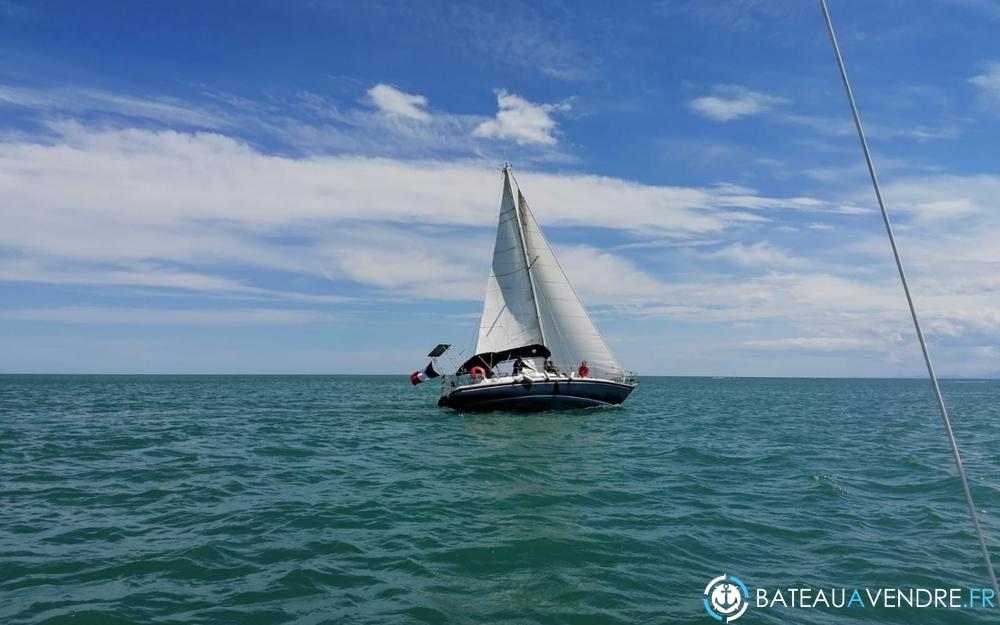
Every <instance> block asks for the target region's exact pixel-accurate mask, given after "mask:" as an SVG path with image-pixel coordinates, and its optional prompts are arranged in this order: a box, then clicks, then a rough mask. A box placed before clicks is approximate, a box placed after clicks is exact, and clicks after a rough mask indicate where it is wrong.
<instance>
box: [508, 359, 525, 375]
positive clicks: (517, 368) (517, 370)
mask: <svg viewBox="0 0 1000 625" xmlns="http://www.w3.org/2000/svg"><path fill="white" fill-rule="evenodd" d="M523 370H524V361H523V360H521V359H520V358H518V359H517V360H515V361H514V365H513V367H512V368H511V372H512V373H513V374H514V375H520V374H521V372H522V371H523Z"/></svg>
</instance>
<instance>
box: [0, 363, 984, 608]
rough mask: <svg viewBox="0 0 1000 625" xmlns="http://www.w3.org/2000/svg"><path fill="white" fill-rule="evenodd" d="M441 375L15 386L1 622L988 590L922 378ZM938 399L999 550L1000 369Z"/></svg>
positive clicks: (27, 379)
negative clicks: (551, 385) (876, 590)
mask: <svg viewBox="0 0 1000 625" xmlns="http://www.w3.org/2000/svg"><path fill="white" fill-rule="evenodd" d="M436 390H437V389H436V388H435V386H434V385H433V384H425V385H422V386H420V387H416V388H413V387H411V386H410V385H409V384H408V383H407V380H406V378H405V376H394V377H379V376H371V377H369V376H358V377H350V376H344V377H340V376H334V377H253V376H232V377H230V376H210V377H200V376H191V377H185V376H176V377H174V376H164V377H155V376H152V377H128V376H98V377H91V376H0V623H5V624H12V625H13V624H23V623H93V624H95V625H96V624H102V625H104V624H116V623H185V624H186V623H238V624H253V623H302V624H318V623H345V624H346V623H351V624H354V623H469V624H472V623H675V622H688V623H701V624H705V623H715V621H712V620H711V619H709V618H708V616H707V615H706V614H705V612H704V609H703V607H702V601H701V593H702V590H703V589H704V586H705V584H706V583H707V582H708V580H710V579H711V578H713V577H715V576H717V575H720V574H722V573H730V574H736V575H739V576H740V577H741V578H742V579H743V580H744V581H746V582H747V583H748V584H749V585H750V586H751V587H779V588H787V587H790V586H801V585H806V586H812V587H814V588H829V587H831V586H838V587H839V586H848V587H855V586H859V587H860V586H878V587H882V586H902V587H920V586H924V587H952V586H957V587H965V586H984V585H986V584H987V582H986V581H985V580H986V578H985V573H984V569H983V566H982V564H981V562H980V559H979V558H980V556H979V553H978V550H977V545H976V542H975V539H974V536H973V534H972V532H971V528H970V523H969V520H968V517H967V513H966V510H965V508H964V503H963V500H962V496H961V491H960V489H959V484H958V481H957V479H956V478H955V477H954V474H955V471H954V467H953V466H952V464H951V458H950V455H949V452H948V448H947V444H946V439H945V437H944V435H943V433H942V430H941V426H940V423H939V420H938V417H937V415H936V414H935V412H934V404H933V403H932V396H931V394H930V390H929V387H928V385H927V383H926V381H922V380H783V379H707V378H645V379H643V380H642V384H641V386H640V387H639V389H638V390H637V391H636V392H635V393H634V395H633V397H632V399H630V400H629V402H628V403H627V404H626V405H625V406H624V407H623V408H620V409H607V410H588V411H579V412H573V413H549V414H543V415H531V416H521V415H507V414H488V415H479V416H463V415H457V414H455V413H452V412H448V411H444V410H442V409H439V408H437V407H436V406H435V400H436ZM944 391H945V394H946V397H947V399H948V401H949V403H950V406H951V409H952V411H953V417H954V420H955V422H956V426H957V429H956V434H957V436H958V438H959V442H960V445H961V447H962V451H963V453H964V455H965V458H966V462H967V468H968V472H969V476H970V479H971V480H972V483H973V488H974V494H975V497H976V499H977V503H978V504H979V507H980V508H981V509H982V510H983V511H984V516H983V520H984V523H985V528H986V530H987V532H988V533H989V535H990V536H991V537H992V541H993V543H992V544H993V546H994V547H993V554H994V558H996V559H998V560H1000V549H998V548H997V545H998V542H997V541H998V539H1000V430H998V428H997V424H998V422H1000V382H994V381H946V382H944ZM998 614H1000V611H993V612H990V611H989V610H983V609H979V610H926V609H925V610H917V609H897V610H890V609H859V608H854V609H852V610H833V609H824V608H815V609H786V610H784V611H782V610H780V609H770V610H767V609H756V608H754V607H751V608H750V610H749V612H748V613H747V614H746V615H745V616H743V617H742V619H741V620H740V621H739V622H740V623H747V624H753V623H786V622H796V623H850V622H871V623H875V622H878V623H895V622H898V623H904V622H908V623H913V622H919V623H987V622H997V621H998V618H997V617H998Z"/></svg>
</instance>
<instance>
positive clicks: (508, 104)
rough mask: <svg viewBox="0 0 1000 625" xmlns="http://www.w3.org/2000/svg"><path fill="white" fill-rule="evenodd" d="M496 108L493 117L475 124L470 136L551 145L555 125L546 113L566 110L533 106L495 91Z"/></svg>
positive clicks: (549, 106)
mask: <svg viewBox="0 0 1000 625" xmlns="http://www.w3.org/2000/svg"><path fill="white" fill-rule="evenodd" d="M497 105H498V107H499V109H500V110H499V111H497V115H496V117H495V118H494V119H491V120H488V121H485V122H483V123H481V124H479V126H477V127H476V129H475V130H474V131H473V132H472V134H473V136H476V137H488V138H492V139H509V140H512V141H514V142H516V143H517V144H518V145H525V144H539V145H555V144H556V143H557V142H558V140H557V139H556V137H555V132H556V129H557V124H556V122H555V120H554V119H552V117H551V115H550V114H551V113H553V112H557V111H568V110H569V109H570V106H569V104H566V103H562V104H535V103H533V102H529V101H527V100H525V99H524V98H522V97H521V96H518V95H514V94H513V93H507V92H506V91H503V90H500V91H498V92H497Z"/></svg>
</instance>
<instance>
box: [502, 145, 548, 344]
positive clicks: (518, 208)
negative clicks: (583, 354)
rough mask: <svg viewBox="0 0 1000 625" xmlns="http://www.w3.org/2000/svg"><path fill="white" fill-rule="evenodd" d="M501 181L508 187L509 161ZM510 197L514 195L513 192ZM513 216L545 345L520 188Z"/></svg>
mask: <svg viewBox="0 0 1000 625" xmlns="http://www.w3.org/2000/svg"><path fill="white" fill-rule="evenodd" d="M503 181H504V184H505V185H506V186H507V187H508V188H510V163H504V164H503ZM511 197H514V194H513V192H512V193H511ZM514 216H515V217H516V218H517V233H518V235H520V237H521V252H523V253H524V270H525V271H526V272H528V284H529V285H531V302H532V303H533V304H534V305H535V319H536V320H537V322H538V332H539V333H540V334H541V335H542V345H546V346H547V342H546V340H545V328H544V327H543V326H542V313H541V310H539V308H538V291H537V290H536V289H535V278H534V276H533V275H532V273H531V261H530V259H529V258H528V246H527V244H526V243H525V241H524V223H523V222H522V221H521V190H520V189H518V190H517V197H514Z"/></svg>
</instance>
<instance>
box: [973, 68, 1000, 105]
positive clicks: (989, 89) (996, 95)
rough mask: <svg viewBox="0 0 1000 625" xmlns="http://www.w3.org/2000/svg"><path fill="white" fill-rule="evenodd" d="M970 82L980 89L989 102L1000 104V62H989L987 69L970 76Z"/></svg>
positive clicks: (985, 99)
mask: <svg viewBox="0 0 1000 625" xmlns="http://www.w3.org/2000/svg"><path fill="white" fill-rule="evenodd" d="M969 83H970V84H972V85H974V86H975V87H976V88H977V89H979V93H980V95H982V97H983V99H984V101H986V102H987V103H988V104H990V105H1000V62H995V61H994V62H992V63H988V64H987V65H986V71H984V72H983V73H982V74H978V75H976V76H973V77H972V78H970V79H969Z"/></svg>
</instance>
